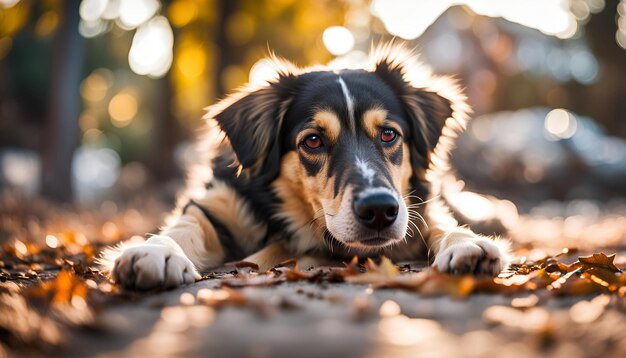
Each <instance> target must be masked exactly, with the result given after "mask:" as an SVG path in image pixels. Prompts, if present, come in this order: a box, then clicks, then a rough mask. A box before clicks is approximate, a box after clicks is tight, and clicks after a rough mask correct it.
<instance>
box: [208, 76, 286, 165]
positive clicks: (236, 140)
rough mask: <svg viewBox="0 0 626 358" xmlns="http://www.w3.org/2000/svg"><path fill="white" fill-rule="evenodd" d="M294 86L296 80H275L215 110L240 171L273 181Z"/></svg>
mask: <svg viewBox="0 0 626 358" xmlns="http://www.w3.org/2000/svg"><path fill="white" fill-rule="evenodd" d="M296 85H297V76H296V75H292V74H280V75H279V77H278V79H275V80H272V81H271V82H269V83H267V84H265V85H263V86H262V87H257V88H254V89H242V90H240V91H239V92H237V93H235V94H233V95H231V96H230V97H228V98H226V99H225V100H223V101H222V102H220V103H219V104H218V105H216V107H214V108H211V110H210V112H209V115H208V116H209V117H210V118H214V119H215V120H216V121H217V123H218V124H219V126H220V127H221V128H222V130H223V131H224V132H225V133H226V136H227V137H228V139H229V141H230V144H231V146H232V148H233V150H234V152H235V154H236V156H237V160H238V162H239V163H238V164H239V165H240V169H241V170H246V171H247V172H249V173H251V174H252V175H260V173H261V172H262V175H263V176H264V177H274V176H275V175H276V174H277V173H278V171H279V168H280V139H279V136H280V132H281V128H282V123H283V119H284V116H285V113H286V112H287V109H288V106H289V104H290V102H291V98H292V96H293V93H294V91H295V86H296Z"/></svg>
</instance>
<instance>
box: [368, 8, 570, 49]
mask: <svg viewBox="0 0 626 358" xmlns="http://www.w3.org/2000/svg"><path fill="white" fill-rule="evenodd" d="M455 5H466V6H467V7H469V8H470V9H471V10H472V11H474V12H475V13H477V14H479V15H484V16H489V17H502V18H504V19H507V20H509V21H511V22H515V23H518V24H520V25H523V26H526V27H530V28H533V29H537V30H539V31H541V32H543V33H545V34H547V35H552V36H556V37H559V38H570V37H572V36H574V34H575V33H576V30H577V28H578V24H577V22H576V17H575V16H574V15H573V14H572V13H571V12H570V10H569V2H568V1H567V0H498V1H492V0H440V1H430V0H415V1H403V0H374V1H373V2H372V8H371V10H372V13H373V14H374V15H376V16H378V17H379V18H380V19H381V20H382V22H383V24H384V25H385V28H386V29H387V31H389V33H390V34H392V35H395V36H399V37H401V38H403V39H406V40H412V39H415V38H418V37H419V36H420V35H422V34H423V33H424V31H426V29H427V28H428V27H429V26H430V25H431V24H433V23H434V22H435V21H436V20H437V19H438V18H439V16H441V14H443V13H444V12H445V11H446V10H447V9H448V8H450V7H452V6H455ZM415 14H419V16H415Z"/></svg>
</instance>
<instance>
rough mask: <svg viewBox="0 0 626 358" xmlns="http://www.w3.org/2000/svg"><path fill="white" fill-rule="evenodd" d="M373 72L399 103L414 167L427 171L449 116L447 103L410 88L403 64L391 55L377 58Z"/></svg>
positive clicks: (424, 90) (444, 99)
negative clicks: (407, 131)
mask: <svg viewBox="0 0 626 358" xmlns="http://www.w3.org/2000/svg"><path fill="white" fill-rule="evenodd" d="M374 73H375V74H376V75H377V76H378V77H379V78H381V79H382V80H383V81H384V82H385V83H386V84H387V85H388V86H389V87H391V89H392V90H393V91H394V92H395V94H396V95H397V96H398V98H399V99H400V100H401V102H402V105H403V107H404V109H405V112H406V115H407V116H408V117H409V118H408V119H409V123H410V126H411V133H410V135H411V143H412V146H411V152H412V153H411V154H412V156H411V157H412V160H413V161H414V164H417V165H419V166H421V167H423V168H424V169H426V168H427V167H428V165H429V161H430V153H431V152H432V151H433V150H434V149H435V146H436V145H437V143H438V142H439V138H440V137H441V134H442V131H443V128H444V126H445V124H446V120H447V119H448V118H449V117H451V116H452V113H453V110H452V104H451V102H450V100H448V99H446V98H444V97H442V96H441V95H439V94H437V93H436V92H433V91H429V90H427V89H425V88H419V87H414V86H413V85H411V83H410V82H409V81H407V80H406V79H405V78H406V74H405V67H404V64H403V63H402V62H401V61H398V60H397V59H393V58H392V57H391V56H384V57H382V58H380V59H379V60H378V61H377V63H376V65H375V69H374Z"/></svg>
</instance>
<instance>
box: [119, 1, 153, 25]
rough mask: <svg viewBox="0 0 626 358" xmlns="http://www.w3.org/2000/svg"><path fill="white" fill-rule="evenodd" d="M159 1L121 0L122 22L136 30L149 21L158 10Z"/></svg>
mask: <svg viewBox="0 0 626 358" xmlns="http://www.w3.org/2000/svg"><path fill="white" fill-rule="evenodd" d="M159 7H160V4H159V2H158V1H157V0H121V1H120V7H119V14H120V17H119V19H120V21H121V22H122V23H123V24H124V25H126V26H127V27H129V28H135V27H137V26H139V25H141V24H143V23H144V22H146V21H148V20H149V19H150V18H151V17H152V16H153V15H154V14H155V13H156V12H157V11H158V10H159Z"/></svg>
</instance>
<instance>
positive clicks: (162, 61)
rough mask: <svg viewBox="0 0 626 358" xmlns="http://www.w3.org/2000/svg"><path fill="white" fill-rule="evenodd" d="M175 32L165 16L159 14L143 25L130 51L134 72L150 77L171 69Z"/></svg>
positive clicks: (136, 34) (129, 56) (131, 65)
mask: <svg viewBox="0 0 626 358" xmlns="http://www.w3.org/2000/svg"><path fill="white" fill-rule="evenodd" d="M173 46H174V34H173V33H172V28H171V27H170V24H169V22H168V21H167V19H166V18H165V17H162V16H158V17H156V18H154V19H152V20H150V22H148V23H146V24H144V25H141V26H140V27H139V28H138V29H137V32H136V33H135V36H134V37H133V43H132V45H131V47H130V52H129V53H128V63H129V64H130V68H131V69H132V70H133V72H135V73H137V74H139V75H148V76H150V77H156V78H158V77H162V76H163V75H165V73H167V71H168V70H169V69H170V66H171V64H172V59H173V53H172V51H173V50H172V48H173Z"/></svg>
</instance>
